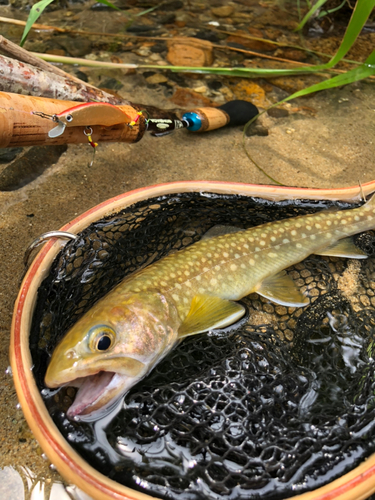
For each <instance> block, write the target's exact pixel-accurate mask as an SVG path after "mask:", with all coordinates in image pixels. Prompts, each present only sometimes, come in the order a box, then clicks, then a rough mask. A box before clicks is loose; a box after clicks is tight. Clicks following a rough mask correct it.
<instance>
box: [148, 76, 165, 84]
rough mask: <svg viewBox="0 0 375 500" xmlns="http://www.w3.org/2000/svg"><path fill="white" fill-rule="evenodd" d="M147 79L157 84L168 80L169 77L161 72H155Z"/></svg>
mask: <svg viewBox="0 0 375 500" xmlns="http://www.w3.org/2000/svg"><path fill="white" fill-rule="evenodd" d="M146 80H147V81H148V83H152V84H157V83H165V82H167V81H168V78H167V77H166V76H165V75H162V74H160V73H155V74H154V75H151V76H148V77H147V78H146Z"/></svg>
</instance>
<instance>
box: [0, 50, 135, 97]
mask: <svg viewBox="0 0 375 500" xmlns="http://www.w3.org/2000/svg"><path fill="white" fill-rule="evenodd" d="M0 73H1V80H0V91H4V92H13V93H15V94H21V93H22V94H25V95H34V96H35V95H36V96H45V97H48V98H53V99H65V100H68V101H84V102H89V101H102V102H108V103H110V104H130V103H129V102H128V101H125V100H124V99H121V98H118V97H115V96H113V95H111V94H107V93H106V92H104V91H102V90H100V89H97V88H96V87H92V86H91V85H86V84H85V82H81V81H80V80H78V79H72V78H70V76H69V77H65V76H60V75H57V74H56V73H51V72H50V71H45V70H43V69H39V68H36V67H35V66H32V65H30V64H27V63H24V62H20V61H17V60H15V59H10V58H9V57H6V56H2V55H0Z"/></svg>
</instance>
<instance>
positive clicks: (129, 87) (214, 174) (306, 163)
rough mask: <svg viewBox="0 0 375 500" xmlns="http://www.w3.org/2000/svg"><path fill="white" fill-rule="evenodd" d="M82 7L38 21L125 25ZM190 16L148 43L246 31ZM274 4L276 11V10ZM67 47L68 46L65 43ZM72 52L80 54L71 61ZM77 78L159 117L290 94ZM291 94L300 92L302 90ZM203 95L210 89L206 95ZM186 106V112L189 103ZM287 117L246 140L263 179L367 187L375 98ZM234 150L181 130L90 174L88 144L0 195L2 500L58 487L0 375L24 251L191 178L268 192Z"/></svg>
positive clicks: (359, 52) (205, 13)
mask: <svg viewBox="0 0 375 500" xmlns="http://www.w3.org/2000/svg"><path fill="white" fill-rule="evenodd" d="M133 3H134V2H133ZM217 3H218V4H219V3H220V2H217ZM198 4H199V5H201V6H199V5H198ZM245 4H246V2H245ZM252 4H254V12H252V13H249V15H250V14H251V15H252V16H253V17H252V18H251V19H250V18H249V19H248V20H247V21H246V23H248V25H250V24H251V26H255V27H257V28H259V29H261V30H265V31H267V30H268V31H271V32H274V31H275V30H282V29H287V28H288V22H289V20H290V18H289V16H287V15H286V14H285V12H283V11H281V12H280V11H278V10H277V9H276V8H269V5H270V4H269V3H268V4H263V6H262V5H261V6H260V7H259V6H258V2H251V5H252ZM91 5H92V3H87V4H84V5H82V4H69V6H68V8H67V9H59V8H57V9H56V10H53V11H52V12H49V13H46V14H45V15H43V17H42V18H41V22H43V23H45V24H56V25H60V23H62V22H63V21H64V23H65V24H64V25H68V26H72V27H75V28H79V29H81V28H83V27H84V29H86V30H92V31H106V30H108V31H112V32H113V31H117V30H120V29H122V28H123V26H124V19H123V17H121V16H122V15H121V14H120V13H117V12H114V11H111V10H108V11H101V12H95V11H92V10H90V7H91ZM189 5H190V7H191V6H192V7H193V8H194V9H191V10H189V8H188V7H186V8H182V9H177V10H176V13H177V16H180V17H179V18H181V19H184V15H186V16H188V17H189V16H190V17H191V18H192V19H193V24H194V25H195V27H191V25H190V26H189V22H190V21H189V20H188V21H186V22H187V24H186V25H185V26H184V27H181V23H183V22H184V21H179V23H180V24H178V23H177V22H176V20H175V21H171V22H170V24H171V26H172V27H168V26H169V24H168V23H167V24H163V25H162V28H161V33H157V32H156V34H157V36H159V35H162V34H163V32H165V30H173V33H174V34H175V35H176V34H177V35H191V34H193V31H194V30H195V31H198V30H199V29H201V28H202V29H204V30H206V29H207V23H208V22H210V20H214V21H219V22H220V23H221V27H222V28H223V29H224V30H233V29H235V30H236V29H238V27H239V26H240V28H241V29H243V27H241V25H240V23H237V21H236V22H234V24H231V23H230V22H229V21H227V20H225V19H224V20H221V19H220V18H219V19H218V18H216V17H214V16H213V14H212V12H211V11H210V9H208V8H207V5H205V4H203V3H202V2H201V3H199V2H189ZM234 5H235V7H236V9H237V10H240V9H242V7H243V5H244V2H238V3H236V2H235V3H234ZM271 5H272V7H273V4H271ZM251 8H252V7H251ZM93 12H94V14H93ZM245 14H247V12H245ZM0 15H2V16H8V17H12V16H15V17H17V18H23V19H26V17H27V13H26V11H19V9H18V8H14V9H13V8H11V7H9V6H1V7H0ZM188 17H187V19H188ZM145 19H146V18H145ZM234 19H236V18H234ZM145 22H146V21H145ZM154 24H155V23H154V21H152V20H151V21H150V26H151V27H154ZM282 25H285V27H283V26H282ZM166 26H167V28H166ZM1 28H2V29H1V32H2V34H3V35H4V36H8V37H9V38H10V39H12V40H13V41H18V40H19V38H20V34H21V32H22V29H21V28H19V27H14V26H9V25H3V24H2V26H1ZM246 29H247V28H246ZM335 29H337V30H338V32H336V31H333V33H331V34H329V35H328V36H327V37H322V38H318V39H317V42H316V43H317V45H318V46H319V47H320V49H321V50H325V51H326V52H331V53H332V51H333V50H334V48H335V47H337V43H338V40H339V39H340V37H341V35H342V27H341V24H339V25H335ZM163 30H164V31H163ZM288 33H290V30H289V31H288ZM271 35H272V33H271ZM279 36H282V34H281V35H279ZM288 36H294V35H288ZM69 38H71V39H72V40H73V42H72V41H70V42H69ZM294 41H295V40H294ZM69 43H70V45H69ZM372 46H373V38H372V34H371V33H369V32H367V33H365V35H364V37H363V39H362V41H360V43H359V45H358V47H357V49H356V50H354V51H353V54H351V57H352V58H360V57H362V58H363V57H365V56H366V55H367V54H368V53H369V51H370V49H371V48H372ZM61 47H62V49H61ZM85 47H86V49H85ZM26 48H29V49H30V50H39V49H40V50H42V51H45V50H48V49H49V48H50V49H51V50H55V51H56V50H64V51H65V53H66V54H67V55H69V54H71V55H77V56H84V55H85V54H87V53H88V52H90V53H91V54H93V55H94V56H96V57H98V56H99V54H100V56H102V57H103V58H106V59H110V57H113V56H115V57H119V58H121V59H122V60H124V61H126V62H127V61H129V62H138V63H142V62H151V63H152V62H153V60H154V62H155V61H156V60H157V58H156V56H153V57H152V58H151V55H150V53H149V52H148V51H147V50H145V49H146V48H147V47H146V48H145V46H144V43H143V44H140V45H139V46H137V47H130V50H129V47H125V45H124V44H122V43H118V44H117V45H116V46H114V44H113V43H112V42H111V43H108V41H106V40H104V41H103V40H102V39H99V38H92V37H91V38H90V40H84V39H82V38H80V39H78V40H77V39H74V38H73V37H69V36H65V39H63V38H62V37H61V35H59V36H57V35H50V34H49V33H36V34H34V35H33V36H32V37H31V38H30V42H28V45H26ZM59 48H60V49H59ZM78 49H80V51H81V52H78V53H77V50H78ZM117 49H118V50H117ZM113 50H114V51H113ZM86 51H88V52H86ZM136 52H138V54H137V53H136ZM142 54H146V55H142ZM147 54H148V55H147ZM152 54H158V53H157V52H153V53H152ZM159 54H161V55H160V57H161V58H162V59H163V58H165V54H164V53H163V52H161V53H159ZM284 55H285V54H284ZM217 57H218V58H219V59H220V58H228V63H232V64H238V63H239V64H242V63H244V61H245V62H246V59H241V57H242V56H241V55H238V53H233V54H229V55H228V54H227V53H221V52H220V53H218V55H217ZM260 63H261V62H260ZM80 70H82V71H84V72H85V74H86V75H87V76H88V77H89V79H90V81H91V82H92V83H93V84H95V85H98V84H100V83H105V86H113V85H115V83H116V82H119V83H120V84H121V85H122V87H121V89H120V90H119V93H120V94H121V95H123V96H124V97H125V98H128V99H129V100H131V101H133V102H143V103H146V104H150V105H156V106H159V107H161V108H173V107H175V106H177V105H178V104H176V103H175V102H173V101H172V100H171V98H172V97H173V95H172V94H173V93H175V92H176V91H177V90H179V89H182V91H183V89H184V88H186V87H188V88H191V89H201V88H202V87H204V86H206V87H207V89H208V90H207V91H206V92H205V93H204V92H203V93H200V92H198V93H197V94H198V96H199V95H203V96H205V97H207V98H209V99H211V100H213V101H214V102H219V103H220V102H223V101H224V100H230V99H233V98H249V97H250V98H253V99H255V100H256V103H257V105H258V106H262V103H263V105H266V103H267V102H273V101H274V100H275V98H276V97H284V96H285V95H286V94H285V92H286V91H285V90H283V89H285V88H291V86H292V85H296V83H295V82H296V80H295V79H294V80H293V79H289V80H288V81H286V82H284V83H282V82H276V81H272V82H265V81H263V80H262V81H259V82H257V81H254V82H251V83H252V84H253V83H254V84H255V85H256V86H254V85H253V86H250V82H249V80H240V79H231V80H230V81H228V80H226V79H225V78H219V77H215V78H213V77H208V78H206V77H204V76H203V75H199V77H196V76H191V75H181V76H180V75H172V74H171V75H167V80H168V81H167V82H164V83H159V84H156V83H150V82H149V81H148V80H147V78H149V77H150V76H152V75H147V73H146V72H145V71H143V72H142V71H140V72H137V73H136V74H124V72H121V71H118V70H115V71H109V70H105V71H104V70H103V71H98V70H92V69H88V68H84V67H81V68H80ZM145 73H146V74H145ZM111 80H112V82H111ZM113 80H115V83H114V82H113ZM216 82H219V83H216ZM309 83H310V80H307V79H306V80H305V79H302V85H303V86H306V85H308V84H309ZM220 84H221V86H219V85H220ZM287 85H289V87H288V86H287ZM298 85H301V79H299V82H298ZM211 87H214V88H218V89H217V90H212V88H211ZM215 92H216V94H215ZM192 106H193V107H194V106H195V103H194V105H190V107H192ZM186 107H189V102H187V103H186ZM285 109H286V110H287V112H288V114H287V115H286V116H285V114H284V116H281V117H279V118H276V117H272V116H269V115H263V117H262V118H261V125H262V130H263V133H265V132H264V130H266V131H268V135H254V136H251V137H248V138H246V144H247V148H248V150H249V151H250V153H251V155H252V156H253V157H254V159H255V160H256V161H257V162H258V163H259V164H260V165H261V166H262V167H263V168H265V169H266V171H267V172H268V173H269V174H270V175H271V176H273V177H274V178H276V179H277V180H279V181H280V182H282V183H283V184H286V185H299V186H309V187H341V186H345V185H354V184H357V183H358V181H360V182H362V183H364V182H368V181H370V180H373V179H375V165H374V162H373V158H374V153H375V147H374V143H373V137H374V129H375V124H374V109H375V93H374V87H373V83H372V82H371V81H366V82H360V83H357V84H353V85H350V86H348V87H344V88H342V89H337V90H332V91H327V92H321V93H319V94H318V95H317V96H314V97H311V98H307V99H303V100H299V101H295V102H292V103H291V104H290V105H288V106H286V108H285ZM241 141H242V133H241V128H237V127H236V128H234V129H223V130H218V131H214V132H211V133H209V134H206V135H195V134H192V133H189V132H187V131H178V132H176V133H175V134H174V135H171V136H167V137H165V138H160V139H155V138H152V137H149V136H147V137H144V138H143V139H142V141H141V142H140V143H138V144H134V145H127V144H100V146H99V148H98V150H97V152H96V156H95V161H94V164H93V165H92V167H90V168H89V167H88V166H87V165H88V163H89V162H90V161H91V159H92V152H91V148H89V146H88V145H80V146H69V147H68V150H67V152H65V153H63V154H62V155H61V156H60V158H59V160H58V161H57V162H56V163H55V164H54V165H52V166H51V167H50V168H48V169H46V170H44V171H43V172H41V173H40V175H38V176H35V178H34V179H31V180H30V179H28V180H27V183H26V182H24V181H23V180H22V179H20V180H19V181H20V184H19V185H22V187H19V188H18V189H16V190H13V191H1V192H0V227H1V234H2V245H1V248H0V256H1V258H0V266H1V268H0V273H1V276H2V287H1V291H0V299H1V304H0V311H1V316H0V317H1V323H0V343H1V347H2V348H1V352H0V377H1V378H0V387H1V389H0V454H1V461H0V466H1V471H0V477H1V478H2V479H3V478H4V481H0V483H1V488H2V490H0V491H1V497H2V498H4V499H9V500H13V499H15V498H17V499H18V498H22V497H21V496H20V495H21V491H22V486H21V484H22V485H24V486H23V487H24V491H25V497H27V496H28V495H29V492H28V488H29V489H30V487H29V486H27V487H26V484H27V483H28V479H27V478H28V477H32V478H34V477H36V478H43V479H41V481H42V482H44V483H45V484H46V485H47V486H48V485H51V484H54V483H55V482H56V483H57V484H59V480H60V478H59V475H58V473H56V472H54V471H51V469H50V468H49V464H48V462H47V461H45V460H44V459H43V457H42V452H41V450H40V448H39V446H38V445H37V443H36V442H35V439H34V438H33V436H32V434H31V432H30V431H29V430H28V426H27V424H26V423H25V421H24V418H23V416H22V411H21V410H20V409H17V407H16V405H17V398H16V395H15V392H14V388H13V385H12V381H11V378H10V377H9V376H8V375H5V370H6V368H7V366H8V365H9V361H8V355H7V352H8V345H9V330H10V323H11V316H12V307H13V303H14V300H15V298H16V295H17V291H18V288H19V284H20V279H21V277H22V274H23V264H22V260H23V251H24V249H25V248H26V247H27V245H28V244H29V243H30V242H31V241H32V240H33V239H34V238H35V237H37V236H39V235H40V234H41V233H43V232H45V231H47V230H52V229H58V228H59V227H61V226H62V225H63V224H64V223H66V222H68V221H69V220H71V219H73V218H74V216H75V215H77V214H80V213H82V212H84V211H85V210H87V209H88V208H90V207H92V206H93V205H96V204H97V203H100V202H101V201H103V200H105V199H108V198H110V197H112V196H115V195H117V194H119V193H122V192H125V191H128V190H131V189H135V188H138V187H141V186H146V185H150V184H156V183H160V182H169V181H175V180H191V179H207V180H222V181H226V180H230V181H238V182H250V183H268V182H269V181H268V180H267V178H265V177H264V175H263V174H262V173H261V172H259V171H258V170H257V169H256V167H255V166H254V165H253V164H252V163H250V161H249V160H248V158H247V157H246V155H245V153H244V151H243V149H242V143H241ZM6 167H7V164H6V163H4V164H0V170H1V172H2V171H3V169H5V168H6ZM17 187H18V186H17ZM348 362H349V361H348ZM32 480H33V479H32ZM16 488H18V489H17V490H16ZM46 491H47V487H46ZM15 492H17V496H15ZM48 494H49V493H44V495H45V497H47V498H48ZM60 498H61V497H60Z"/></svg>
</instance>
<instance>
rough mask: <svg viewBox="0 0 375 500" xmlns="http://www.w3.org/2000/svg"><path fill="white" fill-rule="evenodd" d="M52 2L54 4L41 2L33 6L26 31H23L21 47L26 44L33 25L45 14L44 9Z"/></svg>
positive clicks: (51, 0)
mask: <svg viewBox="0 0 375 500" xmlns="http://www.w3.org/2000/svg"><path fill="white" fill-rule="evenodd" d="M52 2H53V0H41V1H40V2H37V3H36V4H35V5H33V6H32V8H31V10H30V14H29V17H28V18H27V21H26V26H25V29H24V30H23V34H22V38H21V42H20V46H21V47H22V46H23V44H24V43H25V41H26V38H27V35H28V34H29V31H30V29H31V27H32V25H33V24H34V23H35V21H36V20H37V19H38V18H39V16H40V15H41V14H42V13H43V11H44V9H45V8H46V7H47V6H48V5H49V4H50V3H52Z"/></svg>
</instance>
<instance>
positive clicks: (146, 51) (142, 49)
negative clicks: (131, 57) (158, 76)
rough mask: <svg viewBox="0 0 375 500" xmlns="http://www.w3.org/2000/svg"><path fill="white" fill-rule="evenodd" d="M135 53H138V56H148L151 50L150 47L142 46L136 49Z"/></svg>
mask: <svg viewBox="0 0 375 500" xmlns="http://www.w3.org/2000/svg"><path fill="white" fill-rule="evenodd" d="M134 53H135V54H137V56H141V57H147V56H149V55H150V54H151V50H150V47H140V48H139V49H137V50H135V51H134Z"/></svg>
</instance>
